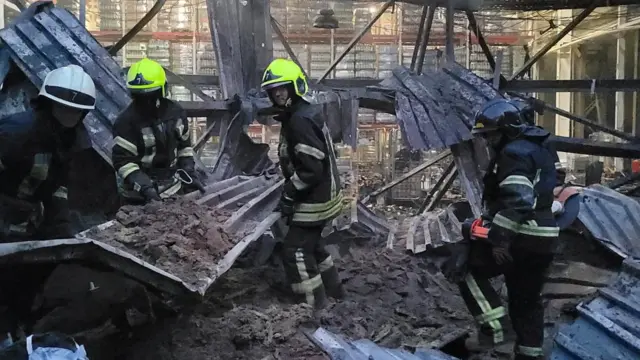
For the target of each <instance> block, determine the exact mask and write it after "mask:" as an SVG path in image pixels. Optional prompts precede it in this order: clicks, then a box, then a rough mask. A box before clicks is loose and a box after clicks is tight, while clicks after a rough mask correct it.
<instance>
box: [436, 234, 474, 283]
mask: <svg viewBox="0 0 640 360" xmlns="http://www.w3.org/2000/svg"><path fill="white" fill-rule="evenodd" d="M470 245H471V244H470V243H469V242H468V241H465V240H463V241H460V242H458V243H455V244H452V245H451V246H450V248H449V252H450V254H449V258H447V260H446V261H445V262H444V263H443V264H442V266H441V267H440V271H442V274H443V275H444V277H445V278H446V279H447V280H449V281H450V282H452V283H454V284H457V283H459V282H461V281H463V280H464V277H465V276H467V269H468V267H467V265H468V263H469V252H470V251H471V246H470Z"/></svg>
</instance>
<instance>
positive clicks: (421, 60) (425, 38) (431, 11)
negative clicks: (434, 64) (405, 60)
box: [416, 6, 436, 74]
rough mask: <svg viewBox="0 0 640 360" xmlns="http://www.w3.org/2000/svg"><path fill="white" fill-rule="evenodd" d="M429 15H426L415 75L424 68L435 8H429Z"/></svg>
mask: <svg viewBox="0 0 640 360" xmlns="http://www.w3.org/2000/svg"><path fill="white" fill-rule="evenodd" d="M428 10H429V13H428V15H427V25H426V26H425V28H424V36H423V37H422V39H421V42H420V52H419V53H418V68H417V69H416V73H418V74H422V67H423V66H424V55H425V53H426V52H427V45H428V44H429V36H431V27H432V26H433V16H434V15H435V13H436V8H435V6H429V8H428Z"/></svg>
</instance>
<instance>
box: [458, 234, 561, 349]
mask: <svg viewBox="0 0 640 360" xmlns="http://www.w3.org/2000/svg"><path fill="white" fill-rule="evenodd" d="M511 256H512V257H513V262H512V263H509V264H506V265H502V266H500V265H497V264H496V263H495V260H494V259H493V256H492V254H491V246H490V245H489V244H485V243H480V244H478V243H474V244H473V245H472V247H471V253H470V257H469V272H468V274H467V275H466V277H465V279H464V281H462V282H460V283H459V284H458V285H459V287H460V292H461V295H462V298H463V299H464V301H465V303H466V305H467V307H468V308H469V311H470V312H471V314H472V315H473V317H474V319H475V320H476V322H477V323H478V325H479V326H480V332H481V334H482V335H483V336H484V337H485V338H490V339H492V343H493V344H499V343H501V342H503V341H505V338H504V335H505V331H504V330H505V329H504V326H505V325H506V321H505V320H506V315H507V311H506V310H505V308H504V307H503V306H502V302H501V301H500V296H499V295H498V293H497V292H496V290H495V289H494V288H493V287H492V286H491V283H490V282H489V280H490V279H491V278H493V277H496V276H498V275H500V274H504V275H505V281H506V285H507V291H508V305H509V311H508V313H509V318H510V319H511V323H512V326H513V330H514V332H515V335H516V346H515V349H514V352H515V354H516V357H515V359H516V360H530V359H538V358H541V357H542V356H543V352H542V343H543V340H544V308H543V305H542V296H541V292H542V286H543V284H544V279H545V276H546V272H547V270H548V268H549V265H550V264H551V261H552V260H553V255H552V254H538V253H532V252H530V251H527V250H524V249H518V248H512V249H511Z"/></svg>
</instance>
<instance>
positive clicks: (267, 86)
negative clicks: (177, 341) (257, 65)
mask: <svg viewBox="0 0 640 360" xmlns="http://www.w3.org/2000/svg"><path fill="white" fill-rule="evenodd" d="M262 89H263V90H265V91H266V92H267V94H268V96H269V98H270V99H271V101H272V102H273V105H274V107H276V108H277V109H279V110H281V112H280V114H279V115H277V116H276V117H275V119H276V120H277V121H279V122H280V123H281V124H282V126H281V130H280V145H279V146H278V156H279V158H280V166H281V169H282V173H283V175H284V177H285V179H286V181H285V184H284V189H283V192H282V197H281V199H280V203H279V210H280V211H281V212H282V215H283V217H284V218H285V219H286V220H287V222H288V223H289V225H290V227H289V232H288V233H287V235H286V236H285V239H284V243H283V254H282V258H283V265H284V269H285V272H286V275H287V279H288V281H289V283H290V285H291V290H292V291H293V294H294V296H295V298H296V300H297V301H299V302H301V301H306V302H307V303H309V304H310V305H312V306H315V307H316V308H322V307H323V306H324V305H325V304H326V302H327V295H329V296H331V297H334V298H341V297H342V296H343V289H342V284H341V282H340V278H339V276H338V271H337V270H336V268H335V266H334V265H333V260H332V259H331V256H330V255H329V253H328V252H327V251H326V249H325V244H324V240H323V238H322V229H323V227H324V225H325V224H326V223H327V222H328V221H330V220H331V219H333V218H334V217H336V216H337V215H338V214H339V213H340V211H341V210H342V192H341V190H340V178H339V175H338V167H337V164H336V155H335V150H334V147H333V141H332V138H331V133H330V132H329V128H328V127H327V125H326V123H325V121H324V117H323V112H322V108H321V107H319V106H317V105H312V104H310V103H309V102H307V101H306V100H305V99H304V95H305V94H306V93H307V91H308V88H307V80H306V79H305V76H304V74H303V72H302V70H301V69H300V67H299V66H298V65H297V64H296V63H294V62H293V61H290V60H286V59H275V60H274V61H273V62H271V64H270V65H269V67H267V69H266V71H265V72H264V76H263V78H262Z"/></svg>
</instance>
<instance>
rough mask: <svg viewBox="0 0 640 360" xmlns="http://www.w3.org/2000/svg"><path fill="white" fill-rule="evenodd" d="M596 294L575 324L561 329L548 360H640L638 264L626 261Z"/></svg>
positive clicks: (630, 260) (579, 311) (631, 260)
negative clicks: (620, 269)
mask: <svg viewBox="0 0 640 360" xmlns="http://www.w3.org/2000/svg"><path fill="white" fill-rule="evenodd" d="M599 294H600V296H599V297H597V298H596V299H594V300H592V301H590V302H589V303H587V304H580V305H578V313H579V318H578V320H576V321H575V322H574V323H573V324H571V325H567V326H565V327H563V328H561V329H560V331H559V333H558V335H556V337H555V339H554V348H553V351H552V353H551V356H550V359H551V360H575V359H583V360H609V359H620V360H623V359H625V360H626V359H640V261H639V260H638V259H632V258H629V259H627V260H625V262H624V264H623V265H622V271H621V272H620V274H618V276H617V278H616V279H615V280H614V281H613V283H612V284H611V285H610V286H608V287H607V288H604V289H600V290H599Z"/></svg>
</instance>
